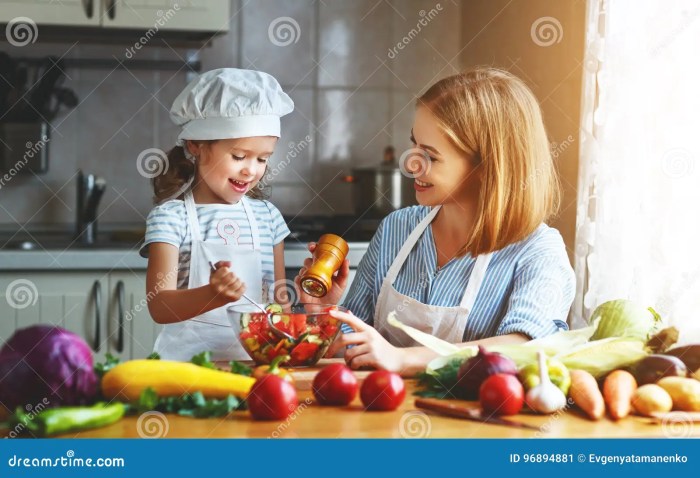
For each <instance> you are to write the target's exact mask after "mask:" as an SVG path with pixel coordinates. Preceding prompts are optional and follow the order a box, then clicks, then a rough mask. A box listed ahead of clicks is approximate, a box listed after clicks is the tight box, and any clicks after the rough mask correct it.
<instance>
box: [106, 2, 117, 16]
mask: <svg viewBox="0 0 700 478" xmlns="http://www.w3.org/2000/svg"><path fill="white" fill-rule="evenodd" d="M116 12H117V0H108V1H107V16H108V17H109V19H110V20H114V17H115V16H116Z"/></svg>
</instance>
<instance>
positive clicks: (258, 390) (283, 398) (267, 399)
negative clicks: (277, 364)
mask: <svg viewBox="0 0 700 478" xmlns="http://www.w3.org/2000/svg"><path fill="white" fill-rule="evenodd" d="M246 401H247V402H248V409H249V410H250V414H251V415H252V416H253V418H254V419H256V420H284V419H285V418H287V417H288V416H289V415H291V414H292V412H293V411H294V410H296V408H297V407H298V406H299V400H298V399H297V391H296V390H295V389H294V386H293V385H292V384H290V383H289V382H287V381H286V380H284V379H282V378H280V377H278V376H277V375H265V376H264V377H262V378H261V379H259V380H256V381H255V383H254V384H253V387H252V388H251V389H250V393H249V394H248V398H247V399H246Z"/></svg>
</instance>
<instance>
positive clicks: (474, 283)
mask: <svg viewBox="0 0 700 478" xmlns="http://www.w3.org/2000/svg"><path fill="white" fill-rule="evenodd" d="M492 255H493V252H489V253H487V254H481V255H480V256H477V258H476V262H475V263H474V268H473V269H472V273H471V276H469V281H468V282H467V288H466V290H465V291H464V296H463V297H462V302H461V303H460V304H459V305H460V307H463V308H465V309H467V310H468V311H469V312H471V311H472V308H473V307H474V302H476V296H477V295H478V294H479V289H481V284H482V283H483V282H484V277H485V276H486V269H488V267H489V262H491V256H492Z"/></svg>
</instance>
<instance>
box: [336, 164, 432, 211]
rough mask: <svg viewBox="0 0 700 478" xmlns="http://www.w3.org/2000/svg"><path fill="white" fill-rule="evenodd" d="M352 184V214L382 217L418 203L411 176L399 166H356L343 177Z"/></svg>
mask: <svg viewBox="0 0 700 478" xmlns="http://www.w3.org/2000/svg"><path fill="white" fill-rule="evenodd" d="M343 180H344V181H345V182H348V183H351V184H352V189H353V190H352V196H353V203H354V209H355V215H357V216H364V217H368V218H373V217H376V218H381V217H384V216H386V215H387V214H389V213H390V212H392V211H395V210H397V209H401V208H403V207H407V206H413V205H415V204H418V202H417V201H416V191H415V189H414V187H413V183H414V179H413V178H412V177H406V176H405V175H404V174H403V173H402V172H401V169H400V168H399V167H398V166H394V165H380V166H377V167H367V168H355V169H353V170H352V174H351V175H350V176H346V177H345V178H344V179H343Z"/></svg>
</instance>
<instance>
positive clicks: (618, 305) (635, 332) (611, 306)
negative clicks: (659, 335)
mask: <svg viewBox="0 0 700 478" xmlns="http://www.w3.org/2000/svg"><path fill="white" fill-rule="evenodd" d="M596 322H597V323H598V324H597V327H596V329H595V332H594V333H593V335H592V336H591V340H600V339H607V338H610V337H628V338H636V339H639V340H642V341H644V342H646V341H647V340H649V337H650V336H651V335H653V334H654V333H655V332H656V331H657V330H658V328H659V326H660V325H661V317H660V316H659V314H657V313H656V312H655V311H654V309H652V308H651V307H644V306H641V305H639V304H637V303H635V302H632V301H631V300H624V299H618V300H610V301H608V302H604V303H602V304H600V305H599V306H598V307H596V309H595V310H594V311H593V315H592V316H591V323H593V324H595V323H596Z"/></svg>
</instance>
